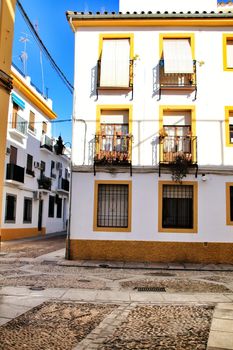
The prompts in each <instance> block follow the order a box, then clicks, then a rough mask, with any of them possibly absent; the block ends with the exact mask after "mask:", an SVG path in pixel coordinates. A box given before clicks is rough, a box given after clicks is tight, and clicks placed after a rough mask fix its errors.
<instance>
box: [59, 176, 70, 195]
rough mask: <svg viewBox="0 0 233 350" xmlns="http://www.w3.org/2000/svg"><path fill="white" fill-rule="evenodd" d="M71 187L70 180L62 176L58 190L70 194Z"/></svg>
mask: <svg viewBox="0 0 233 350" xmlns="http://www.w3.org/2000/svg"><path fill="white" fill-rule="evenodd" d="M69 189H70V182H69V180H67V179H64V178H63V177H60V178H59V180H58V188H57V192H59V193H64V194H68V193H69Z"/></svg>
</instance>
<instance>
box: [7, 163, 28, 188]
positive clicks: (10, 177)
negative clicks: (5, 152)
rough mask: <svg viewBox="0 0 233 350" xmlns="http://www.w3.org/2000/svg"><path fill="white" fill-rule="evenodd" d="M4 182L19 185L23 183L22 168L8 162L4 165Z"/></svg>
mask: <svg viewBox="0 0 233 350" xmlns="http://www.w3.org/2000/svg"><path fill="white" fill-rule="evenodd" d="M6 182H7V183H8V184H13V185H16V186H19V185H20V184H23V183H24V168H22V167H21V166H19V165H16V164H11V163H8V164H7V166H6Z"/></svg>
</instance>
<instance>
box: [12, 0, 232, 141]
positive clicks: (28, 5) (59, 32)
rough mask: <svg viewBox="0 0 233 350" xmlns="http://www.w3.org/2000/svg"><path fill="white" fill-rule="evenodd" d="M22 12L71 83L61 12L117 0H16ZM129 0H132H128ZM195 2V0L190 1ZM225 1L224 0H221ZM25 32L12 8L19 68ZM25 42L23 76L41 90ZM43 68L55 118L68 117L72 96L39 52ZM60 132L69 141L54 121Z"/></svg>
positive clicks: (33, 50) (34, 58)
mask: <svg viewBox="0 0 233 350" xmlns="http://www.w3.org/2000/svg"><path fill="white" fill-rule="evenodd" d="M20 1H21V4H22V5H23V7H24V9H25V11H26V12H27V14H28V16H29V18H30V19H31V21H32V22H33V23H38V26H39V35H40V37H41V38H42V40H43V42H44V44H45V45H46V47H47V49H48V50H49V52H50V53H51V55H52V57H53V58H54V60H55V61H56V63H57V64H58V66H59V67H60V68H61V69H62V71H63V72H64V73H65V75H66V76H67V78H68V80H69V81H70V82H71V83H72V84H73V66H74V34H73V33H72V31H71V29H70V27H69V25H68V22H67V20H66V16H65V12H66V11H67V10H73V11H85V12H86V11H92V12H96V11H118V0H20ZM132 1H133V0H132ZM194 1H195V0H194ZM225 2H226V0H225ZM25 33H26V34H29V35H30V31H29V29H28V28H27V26H26V24H25V22H24V20H23V19H22V16H21V14H20V13H19V11H18V10H16V22H15V35H14V47H13V62H14V63H15V64H16V65H17V66H18V67H19V68H20V69H23V65H22V62H21V60H20V55H21V52H22V51H23V49H24V47H23V43H22V42H20V38H21V37H23V36H24V37H25ZM29 40H30V41H29V42H28V43H27V54H28V60H27V75H29V76H31V78H32V82H33V83H34V84H35V85H36V86H37V87H38V88H39V89H40V90H42V78H41V65H40V51H39V48H38V46H37V44H36V42H35V41H34V39H33V37H30V36H29ZM43 70H44V81H45V84H44V86H45V88H48V96H49V97H50V98H51V99H52V100H53V109H54V111H55V112H56V113H57V114H58V119H59V120H61V119H69V118H71V114H72V95H71V93H70V92H69V90H68V89H67V88H66V86H65V85H64V84H63V83H62V81H61V80H60V78H59V77H58V76H57V74H56V72H55V71H54V70H53V69H52V67H51V65H50V63H49V62H48V60H47V59H46V58H45V56H44V55H43ZM60 133H61V135H62V137H63V140H64V142H67V141H69V142H70V141H71V123H70V122H67V123H57V124H54V125H53V134H54V136H58V135H59V134H60Z"/></svg>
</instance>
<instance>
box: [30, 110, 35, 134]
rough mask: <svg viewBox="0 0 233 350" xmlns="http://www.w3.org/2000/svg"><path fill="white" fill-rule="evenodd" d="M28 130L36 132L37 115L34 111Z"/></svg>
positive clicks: (31, 113) (31, 114)
mask: <svg viewBox="0 0 233 350" xmlns="http://www.w3.org/2000/svg"><path fill="white" fill-rule="evenodd" d="M28 129H29V130H31V131H32V132H35V113H33V112H32V111H30V116H29V125H28Z"/></svg>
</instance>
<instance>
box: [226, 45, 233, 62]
mask: <svg viewBox="0 0 233 350" xmlns="http://www.w3.org/2000/svg"><path fill="white" fill-rule="evenodd" d="M227 67H228V68H233V40H227Z"/></svg>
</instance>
